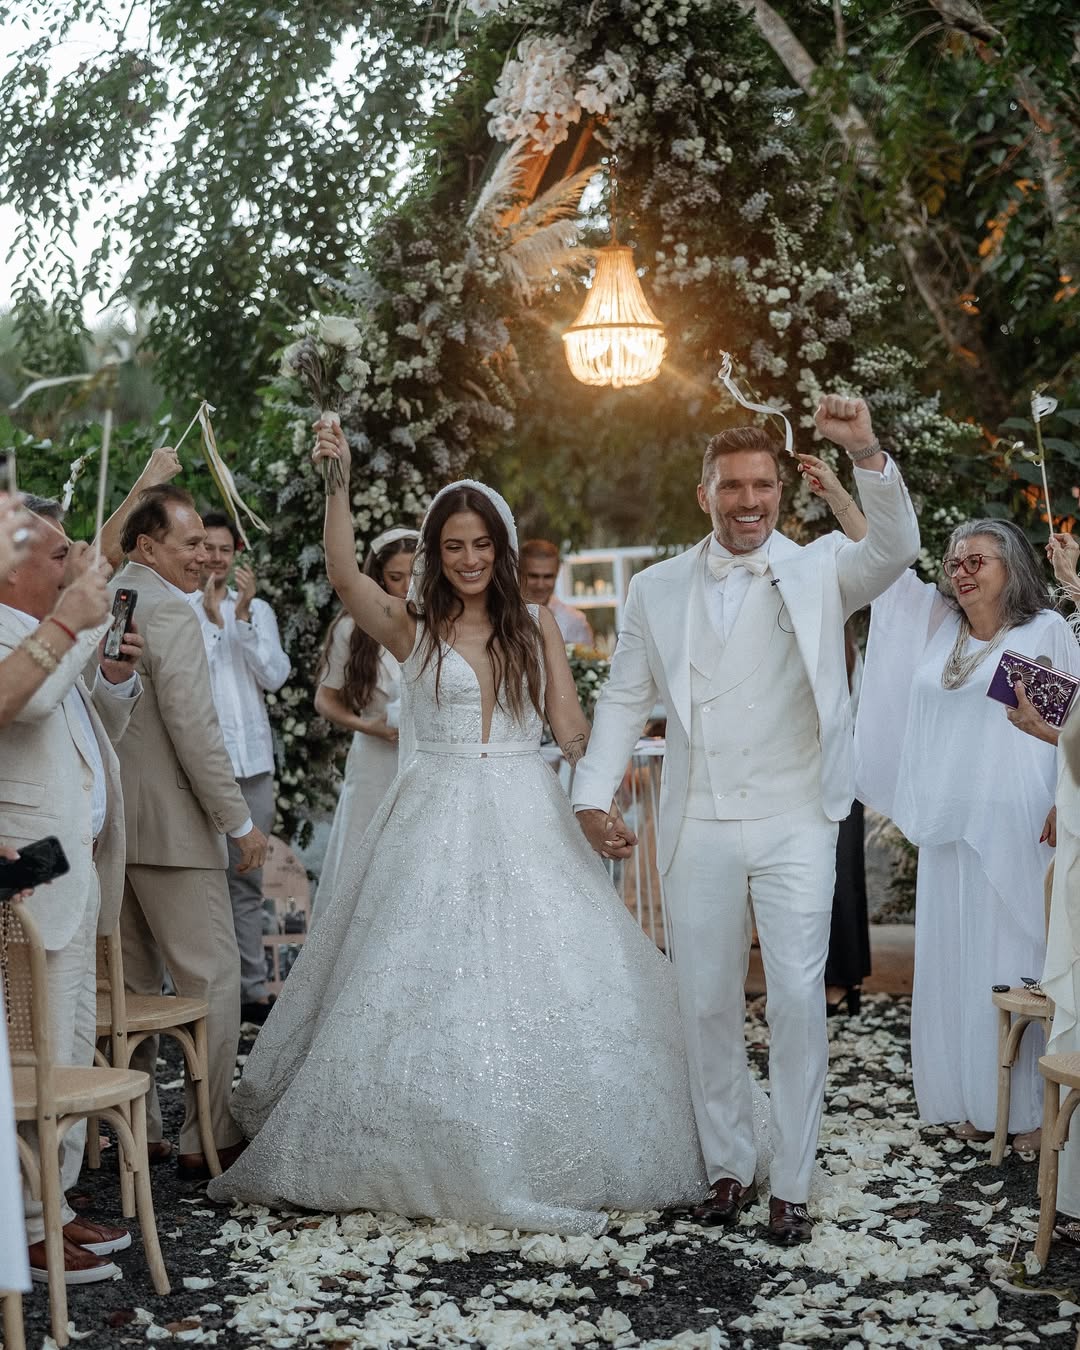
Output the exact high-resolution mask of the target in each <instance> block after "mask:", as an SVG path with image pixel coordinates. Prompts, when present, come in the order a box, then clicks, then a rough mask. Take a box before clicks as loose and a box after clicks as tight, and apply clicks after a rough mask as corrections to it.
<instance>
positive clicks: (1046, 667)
mask: <svg viewBox="0 0 1080 1350" xmlns="http://www.w3.org/2000/svg"><path fill="white" fill-rule="evenodd" d="M1044 660H1045V658H1044ZM1017 681H1021V682H1022V683H1023V685H1024V688H1025V689H1026V690H1027V696H1028V698H1029V699H1030V700H1031V702H1032V704H1033V705H1034V708H1035V711H1036V712H1037V713H1039V714H1040V715H1041V716H1042V717H1044V718H1045V719H1046V721H1047V722H1049V723H1050V725H1051V726H1052V727H1060V726H1061V725H1062V723H1063V722H1064V721H1065V719H1066V717H1068V715H1069V709H1070V708H1071V707H1072V705H1073V700H1074V699H1075V698H1076V691H1077V689H1078V688H1080V679H1077V677H1076V676H1075V675H1070V674H1069V672H1068V671H1067V670H1055V669H1054V668H1053V666H1051V665H1050V664H1049V662H1048V661H1047V662H1046V664H1043V662H1040V661H1033V660H1032V659H1031V657H1030V656H1021V655H1020V654H1019V653H1018V652H1002V653H1001V660H1000V661H998V664H997V670H995V671H994V677H993V679H992V680H991V681H990V684H989V686H988V688H987V690H986V696H987V698H996V699H997V701H998V702H999V703H1005V704H1007V705H1008V706H1009V707H1010V708H1015V707H1017V706H1018V700H1017V697H1016V694H1015V693H1014V691H1013V685H1014V684H1015V683H1017Z"/></svg>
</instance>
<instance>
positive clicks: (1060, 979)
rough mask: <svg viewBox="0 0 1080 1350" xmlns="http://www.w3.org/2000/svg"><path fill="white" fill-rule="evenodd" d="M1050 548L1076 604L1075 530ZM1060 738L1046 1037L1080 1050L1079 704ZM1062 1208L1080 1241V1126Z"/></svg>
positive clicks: (1054, 1050) (1052, 1050) (1060, 1225)
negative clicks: (1050, 1019)
mask: <svg viewBox="0 0 1080 1350" xmlns="http://www.w3.org/2000/svg"><path fill="white" fill-rule="evenodd" d="M1046 552H1047V556H1048V557H1049V559H1050V563H1051V565H1052V567H1053V570H1054V576H1055V577H1056V578H1057V580H1058V581H1059V583H1060V584H1061V588H1062V590H1063V592H1064V594H1065V595H1066V596H1067V597H1068V598H1069V599H1070V600H1072V601H1073V603H1074V604H1075V603H1077V602H1080V577H1078V576H1077V563H1078V561H1080V541H1078V540H1077V539H1076V538H1075V537H1074V536H1073V535H1071V534H1053V535H1051V537H1050V542H1049V544H1048V545H1047V549H1046ZM1016 695H1017V700H1018V702H1019V705H1020V706H1019V708H1018V709H1017V712H1016V715H1015V717H1014V719H1013V725H1014V726H1018V727H1020V728H1021V730H1023V731H1026V732H1028V733H1029V735H1032V736H1035V737H1037V738H1038V739H1040V740H1053V739H1055V729H1054V728H1053V727H1051V726H1049V724H1048V723H1047V722H1046V721H1045V719H1044V718H1042V717H1041V716H1040V715H1039V713H1038V712H1037V711H1036V710H1035V708H1034V707H1033V706H1032V704H1031V702H1030V700H1029V699H1028V697H1027V690H1026V689H1025V688H1024V686H1023V685H1017V686H1016ZM1057 739H1058V744H1059V746H1060V753H1059V755H1058V781H1057V795H1056V797H1055V801H1054V810H1053V812H1052V813H1051V816H1050V817H1048V818H1047V821H1046V825H1045V827H1044V834H1045V835H1046V837H1047V841H1048V842H1049V843H1050V844H1051V846H1053V847H1054V848H1055V854H1054V885H1053V892H1052V894H1051V897H1050V922H1049V926H1048V928H1047V933H1046V965H1045V966H1044V968H1043V972H1042V987H1043V990H1044V992H1045V993H1046V995H1047V997H1049V998H1050V999H1052V1000H1053V1003H1054V1022H1053V1026H1052V1028H1051V1031H1050V1038H1049V1040H1048V1041H1047V1043H1046V1049H1047V1053H1049V1054H1054V1055H1056V1054H1076V1053H1077V1052H1078V1051H1080V1018H1078V1010H1080V713H1078V712H1077V708H1076V706H1075V705H1074V706H1073V708H1072V709H1071V711H1070V713H1069V716H1068V718H1067V720H1066V722H1065V724H1064V726H1063V727H1062V728H1061V729H1060V732H1059V733H1057ZM1064 1096H1065V1093H1064V1092H1062V1098H1063V1099H1064ZM1057 1209H1058V1220H1057V1224H1056V1225H1055V1230H1054V1236H1055V1237H1057V1238H1063V1239H1064V1240H1066V1241H1068V1242H1071V1243H1073V1244H1074V1245H1075V1244H1080V1134H1078V1132H1077V1131H1076V1130H1075V1129H1074V1130H1073V1131H1072V1137H1071V1138H1070V1140H1069V1142H1068V1143H1067V1144H1066V1146H1065V1148H1064V1150H1063V1152H1062V1154H1061V1158H1060V1159H1059V1163H1058V1189H1057Z"/></svg>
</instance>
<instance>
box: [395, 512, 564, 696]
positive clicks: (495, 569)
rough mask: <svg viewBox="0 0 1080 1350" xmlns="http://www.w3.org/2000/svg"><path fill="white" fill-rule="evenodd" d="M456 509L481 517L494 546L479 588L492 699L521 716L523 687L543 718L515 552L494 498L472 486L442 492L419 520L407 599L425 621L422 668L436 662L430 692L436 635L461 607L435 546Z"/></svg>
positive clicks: (537, 654) (537, 657)
mask: <svg viewBox="0 0 1080 1350" xmlns="http://www.w3.org/2000/svg"><path fill="white" fill-rule="evenodd" d="M460 511H472V512H475V514H476V515H478V516H479V517H480V518H481V520H483V522H484V526H485V528H486V530H487V533H488V535H489V536H490V537H491V541H492V543H493V544H494V546H495V561H494V564H493V566H492V569H491V581H490V582H489V583H488V588H487V590H486V592H485V593H484V598H485V600H486V601H487V612H488V618H489V619H490V620H491V637H489V638H488V641H487V654H488V660H489V661H490V662H491V672H492V675H493V676H494V681H495V701H496V702H497V703H498V704H499V706H500V707H503V708H506V709H508V710H509V711H510V713H511V714H512V715H513V716H514V717H515V718H517V719H518V720H520V719H521V718H522V717H524V715H525V696H524V689H526V688H527V689H528V695H529V702H530V703H531V704H532V706H533V707H534V708H535V709H536V711H537V713H538V714H539V715H540V716H541V717H542V716H543V709H542V707H541V701H542V697H543V693H542V691H543V674H542V671H543V667H542V664H541V651H542V643H541V635H540V626H539V624H537V623H535V622H534V620H533V617H532V615H531V614H530V613H529V611H528V608H527V607H526V605H525V601H524V600H523V599H522V598H521V588H520V583H519V580H518V557H517V552H516V550H515V549H514V548H513V546H512V545H511V543H510V534H509V531H508V530H507V528H506V525H505V523H504V521H503V519H502V517H501V516H500V515H499V513H498V511H497V510H496V509H495V503H494V502H493V501H492V500H491V498H490V497H488V496H486V495H485V494H484V493H483V492H477V491H476V489H475V488H470V487H461V488H456V489H455V490H454V491H453V492H448V493H446V494H445V496H442V497H440V498H439V500H438V501H437V502H436V503H435V505H434V506H433V507H432V508H431V510H430V511H429V512H428V514H427V518H426V519H425V521H424V525H423V532H422V534H421V539H420V547H421V549H422V550H423V557H424V573H423V579H422V581H421V583H420V591H419V595H418V597H417V603H416V604H413V603H412V602H411V601H410V602H409V612H410V613H411V614H412V615H413V616H414V617H415V618H420V619H423V621H424V636H423V653H424V662H423V666H422V667H421V668H422V669H423V670H426V669H427V668H428V666H429V665H431V663H432V662H433V661H434V662H435V697H436V698H438V694H439V682H440V680H441V678H442V662H443V651H442V645H441V640H442V639H443V638H444V637H446V635H447V634H448V633H449V632H451V630H452V629H453V626H454V622H455V620H456V619H458V618H460V617H461V615H462V613H463V612H464V609H465V606H464V604H463V602H462V600H461V597H460V596H459V595H458V593H457V592H456V591H455V590H454V588H453V586H451V584H450V582H449V581H448V580H447V578H446V575H445V574H444V572H443V568H442V550H441V548H440V543H441V540H442V532H443V526H444V525H445V524H446V522H447V521H448V520H449V519H450V517H451V516H453V515H456V514H457V513H458V512H460Z"/></svg>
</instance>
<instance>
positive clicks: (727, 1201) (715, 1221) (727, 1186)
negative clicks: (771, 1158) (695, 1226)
mask: <svg viewBox="0 0 1080 1350" xmlns="http://www.w3.org/2000/svg"><path fill="white" fill-rule="evenodd" d="M756 1199H757V1186H756V1185H755V1184H754V1183H753V1182H751V1183H750V1185H749V1186H743V1185H740V1183H739V1182H737V1181H736V1180H735V1178H734V1177H721V1178H720V1180H719V1181H714V1182H713V1184H712V1185H711V1186H710V1187H709V1194H708V1195H707V1196H706V1197H705V1199H704V1200H703V1201H702V1202H701V1204H700V1205H695V1206H694V1207H693V1209H691V1210H690V1211H689V1213H688V1217H689V1218H690V1219H691V1220H692V1221H693V1222H694V1223H700V1224H704V1225H705V1227H706V1228H715V1227H723V1228H734V1227H735V1225H736V1224H737V1223H738V1222H739V1215H740V1214H741V1213H742V1212H743V1210H744V1209H745V1208H746V1206H747V1205H751V1204H753V1202H754V1201H755V1200H756Z"/></svg>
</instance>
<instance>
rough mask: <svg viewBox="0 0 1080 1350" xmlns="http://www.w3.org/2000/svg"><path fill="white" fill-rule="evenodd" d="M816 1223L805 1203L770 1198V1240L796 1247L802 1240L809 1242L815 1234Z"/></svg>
mask: <svg viewBox="0 0 1080 1350" xmlns="http://www.w3.org/2000/svg"><path fill="white" fill-rule="evenodd" d="M813 1231H814V1224H813V1220H812V1219H811V1218H810V1215H809V1214H808V1213H807V1212H806V1206H805V1205H796V1204H793V1203H792V1202H791V1201H790V1200H778V1199H777V1198H776V1196H775V1195H774V1196H772V1197H770V1199H769V1241H770V1242H775V1243H776V1245H777V1246H778V1247H796V1246H798V1244H799V1243H800V1242H809V1241H810V1238H811V1237H812V1235H813Z"/></svg>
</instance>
